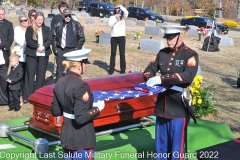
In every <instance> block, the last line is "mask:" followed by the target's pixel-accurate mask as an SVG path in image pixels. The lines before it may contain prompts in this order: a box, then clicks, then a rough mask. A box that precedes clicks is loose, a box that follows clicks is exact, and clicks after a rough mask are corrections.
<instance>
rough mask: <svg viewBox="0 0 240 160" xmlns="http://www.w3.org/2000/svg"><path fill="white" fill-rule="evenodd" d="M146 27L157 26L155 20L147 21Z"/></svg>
mask: <svg viewBox="0 0 240 160" xmlns="http://www.w3.org/2000/svg"><path fill="white" fill-rule="evenodd" d="M146 25H147V26H156V22H155V21H153V20H146Z"/></svg>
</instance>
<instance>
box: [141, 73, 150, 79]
mask: <svg viewBox="0 0 240 160" xmlns="http://www.w3.org/2000/svg"><path fill="white" fill-rule="evenodd" d="M150 75H151V73H150V72H145V73H143V76H144V77H145V78H146V79H145V80H149V77H150Z"/></svg>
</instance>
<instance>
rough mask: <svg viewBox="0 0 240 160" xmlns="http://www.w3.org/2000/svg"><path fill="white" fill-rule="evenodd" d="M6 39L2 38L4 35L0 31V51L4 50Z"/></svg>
mask: <svg viewBox="0 0 240 160" xmlns="http://www.w3.org/2000/svg"><path fill="white" fill-rule="evenodd" d="M6 44H7V42H6V38H5V36H4V34H3V33H2V31H0V49H1V50H4V48H5V47H6Z"/></svg>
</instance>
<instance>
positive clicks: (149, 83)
mask: <svg viewBox="0 0 240 160" xmlns="http://www.w3.org/2000/svg"><path fill="white" fill-rule="evenodd" d="M161 83H162V81H161V78H160V76H155V77H152V78H150V79H149V80H148V81H147V82H146V85H147V86H148V87H152V86H155V85H157V84H161Z"/></svg>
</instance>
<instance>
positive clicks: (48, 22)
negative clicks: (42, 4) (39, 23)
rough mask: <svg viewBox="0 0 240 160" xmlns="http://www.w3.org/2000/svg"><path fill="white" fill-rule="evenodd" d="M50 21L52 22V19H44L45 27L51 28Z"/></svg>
mask: <svg viewBox="0 0 240 160" xmlns="http://www.w3.org/2000/svg"><path fill="white" fill-rule="evenodd" d="M51 21H52V18H45V19H44V24H45V26H48V27H50V28H51Z"/></svg>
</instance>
